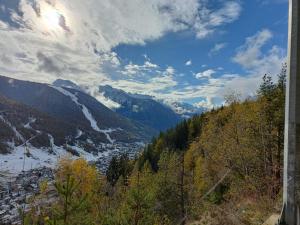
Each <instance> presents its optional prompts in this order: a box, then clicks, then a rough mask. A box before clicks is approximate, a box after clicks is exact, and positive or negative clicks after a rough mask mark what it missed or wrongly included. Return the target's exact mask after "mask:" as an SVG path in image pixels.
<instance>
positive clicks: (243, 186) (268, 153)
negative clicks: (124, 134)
mask: <svg viewBox="0 0 300 225" xmlns="http://www.w3.org/2000/svg"><path fill="white" fill-rule="evenodd" d="M285 68H286V67H285V66H284V67H283V69H282V72H281V74H280V75H279V77H278V82H276V83H273V82H272V79H271V77H270V76H267V75H266V76H264V79H263V82H262V84H261V86H260V88H259V90H258V92H257V96H256V97H255V98H251V99H247V100H245V101H243V102H241V101H240V100H239V96H238V95H237V94H231V95H228V96H226V103H227V104H226V106H223V107H220V108H218V109H213V110H211V111H210V112H206V113H203V114H202V115H198V116H194V117H193V118H191V119H189V120H186V121H183V122H181V123H179V124H178V125H177V126H176V127H175V128H173V129H170V130H168V131H167V132H164V133H161V134H160V135H159V136H158V137H157V138H155V139H154V140H153V141H152V143H151V144H150V145H148V146H147V147H146V149H145V150H144V151H143V152H142V154H141V155H140V156H138V157H137V159H136V160H129V159H128V157H127V156H126V155H122V156H120V157H119V158H113V159H112V161H111V164H110V166H109V168H108V170H107V173H106V176H104V175H102V174H100V173H99V172H97V171H96V169H95V168H94V167H93V166H90V165H88V164H87V163H86V162H85V161H84V160H82V159H80V160H77V161H70V160H63V161H62V162H61V163H60V165H59V167H58V171H57V175H56V180H55V189H54V192H55V193H56V194H57V198H56V200H55V201H54V202H52V203H51V204H50V203H49V202H47V201H46V200H47V199H48V197H47V196H48V194H49V190H48V189H49V187H47V186H46V185H45V186H44V188H43V189H42V191H41V194H40V195H39V196H35V197H34V198H33V199H31V201H32V209H31V211H30V212H29V213H28V214H27V215H26V217H25V220H26V221H25V222H26V223H27V224H69V225H71V224H72V225H73V224H74V225H75V224H80V225H81V224H82V225H83V224H87V225H88V224H103V225H104V224H105V225H127V224H128V225H144V224H145V225H148V224H149V225H154V224H157V225H168V224H170V225H174V224H203V225H204V224H216V225H217V224H220V225H221V224H222V225H230V224H237V225H242V224H262V223H263V221H265V219H266V218H267V217H268V216H269V215H270V214H272V213H274V212H276V211H278V210H279V209H280V202H281V186H282V183H281V181H282V162H283V133H284V125H283V124H284V96H285V74H286V69H285ZM37 205H39V206H41V205H42V206H43V207H37Z"/></svg>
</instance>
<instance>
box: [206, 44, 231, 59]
mask: <svg viewBox="0 0 300 225" xmlns="http://www.w3.org/2000/svg"><path fill="white" fill-rule="evenodd" d="M226 45H227V43H218V44H215V46H214V47H213V48H212V49H211V50H210V51H209V53H208V55H209V56H210V57H211V56H213V55H215V54H217V53H218V52H220V51H221V50H222V49H224V48H225V47H226Z"/></svg>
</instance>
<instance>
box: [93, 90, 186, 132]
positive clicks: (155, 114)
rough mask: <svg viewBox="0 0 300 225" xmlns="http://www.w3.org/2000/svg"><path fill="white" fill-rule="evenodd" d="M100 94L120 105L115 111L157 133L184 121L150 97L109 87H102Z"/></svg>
mask: <svg viewBox="0 0 300 225" xmlns="http://www.w3.org/2000/svg"><path fill="white" fill-rule="evenodd" d="M99 92H100V93H102V94H103V95H104V96H105V97H106V98H109V99H111V100H112V101H114V102H117V103H118V104H119V105H120V107H119V108H116V109H115V111H116V112H117V113H119V114H121V115H123V116H125V117H127V118H130V119H132V120H135V121H138V122H140V123H142V124H145V125H147V126H150V127H152V128H154V129H156V130H157V131H164V130H166V129H168V128H170V127H173V126H175V125H176V124H177V123H178V122H179V121H180V120H181V119H182V118H181V117H180V116H179V115H178V114H176V113H175V112H174V111H173V110H172V109H171V108H169V107H167V106H166V105H164V104H162V103H160V102H158V101H156V100H154V99H152V98H151V97H150V96H146V95H138V94H130V93H126V92H124V91H122V90H119V89H115V88H112V87H111V86H108V85H106V86H100V87H99Z"/></svg>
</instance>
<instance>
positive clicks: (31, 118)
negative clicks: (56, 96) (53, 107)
mask: <svg viewBox="0 0 300 225" xmlns="http://www.w3.org/2000/svg"><path fill="white" fill-rule="evenodd" d="M35 121H36V118H33V117H30V118H29V121H28V123H26V124H25V125H24V128H26V129H32V127H31V124H32V123H35Z"/></svg>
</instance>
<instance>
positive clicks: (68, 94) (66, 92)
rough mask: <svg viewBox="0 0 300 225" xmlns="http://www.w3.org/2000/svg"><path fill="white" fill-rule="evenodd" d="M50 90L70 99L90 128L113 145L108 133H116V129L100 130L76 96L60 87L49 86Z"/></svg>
mask: <svg viewBox="0 0 300 225" xmlns="http://www.w3.org/2000/svg"><path fill="white" fill-rule="evenodd" d="M51 87H52V88H54V89H56V90H57V91H59V92H61V93H62V94H64V95H66V96H68V97H70V98H71V100H72V101H73V102H74V103H75V104H76V105H78V106H79V107H80V108H81V110H82V113H83V115H84V116H85V118H86V119H87V120H88V121H89V122H90V124H91V127H92V128H93V129H94V130H95V131H97V132H101V133H104V134H105V136H106V139H107V140H108V141H109V142H110V143H114V142H115V140H113V139H112V138H111V137H110V135H109V134H110V133H112V132H114V131H116V130H117V129H112V128H109V129H100V128H99V127H98V124H97V121H96V120H95V118H94V117H93V115H92V114H91V112H90V111H89V110H88V108H87V107H86V106H85V105H83V104H81V103H80V102H79V100H78V98H77V96H76V95H74V94H72V93H71V92H69V91H67V90H66V89H64V88H61V87H56V86H51Z"/></svg>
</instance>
